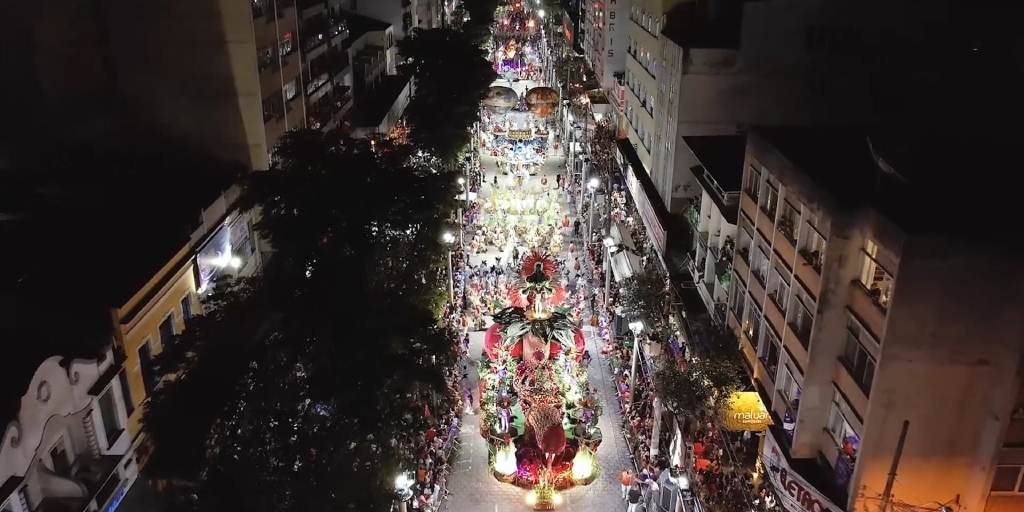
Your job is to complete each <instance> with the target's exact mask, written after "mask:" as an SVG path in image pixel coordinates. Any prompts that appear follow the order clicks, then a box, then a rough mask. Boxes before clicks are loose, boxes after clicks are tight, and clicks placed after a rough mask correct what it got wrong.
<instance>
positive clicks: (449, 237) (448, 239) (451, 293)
mask: <svg viewBox="0 0 1024 512" xmlns="http://www.w3.org/2000/svg"><path fill="white" fill-rule="evenodd" d="M441 240H442V241H443V242H444V243H445V246H447V248H448V257H447V259H446V260H445V261H446V262H447V263H448V301H449V302H451V304H452V306H454V305H455V273H454V272H452V243H454V242H455V235H453V234H451V233H449V232H447V231H446V232H445V233H444V234H443V235H441Z"/></svg>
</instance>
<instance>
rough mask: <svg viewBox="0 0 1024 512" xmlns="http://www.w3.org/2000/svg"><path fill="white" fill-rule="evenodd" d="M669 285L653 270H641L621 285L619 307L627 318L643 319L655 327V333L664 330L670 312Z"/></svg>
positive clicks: (651, 327)
mask: <svg viewBox="0 0 1024 512" xmlns="http://www.w3.org/2000/svg"><path fill="white" fill-rule="evenodd" d="M668 305H669V292H668V284H667V283H666V281H665V278H664V277H662V276H661V274H660V273H659V272H657V271H655V270H653V269H645V270H641V271H639V272H637V273H635V274H633V275H631V276H629V277H627V278H626V279H623V280H622V282H621V283H620V284H619V300H618V306H619V307H621V308H622V315H621V316H623V317H625V318H629V319H634V318H643V319H645V320H647V321H648V322H652V323H653V325H649V326H648V327H649V328H650V329H651V330H653V331H658V330H660V329H661V328H662V324H663V323H664V319H665V315H666V313H667V311H668Z"/></svg>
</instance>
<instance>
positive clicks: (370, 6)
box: [352, 0, 431, 39]
mask: <svg viewBox="0 0 1024 512" xmlns="http://www.w3.org/2000/svg"><path fill="white" fill-rule="evenodd" d="M430 1H431V0H354V1H353V2H352V3H353V5H352V10H353V11H356V12H358V13H359V14H362V15H363V16H368V17H370V18H373V19H375V20H380V21H383V22H384V23H387V24H389V25H391V26H392V27H394V29H395V37H396V38H398V39H403V38H404V37H405V36H407V35H409V32H410V31H412V29H413V28H416V27H418V26H419V25H420V21H419V12H420V7H419V4H420V2H423V3H428V2H430Z"/></svg>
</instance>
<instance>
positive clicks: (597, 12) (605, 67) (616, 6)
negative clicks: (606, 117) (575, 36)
mask: <svg viewBox="0 0 1024 512" xmlns="http://www.w3.org/2000/svg"><path fill="white" fill-rule="evenodd" d="M630 5H631V0H596V1H593V2H585V3H584V9H585V10H586V13H585V15H584V16H583V18H582V19H583V20H585V22H586V27H584V29H583V38H584V40H583V49H584V51H583V56H584V57H585V58H586V59H587V63H588V64H590V69H592V70H594V74H595V75H596V76H597V81H598V82H599V83H600V84H601V87H602V88H603V89H604V90H605V91H611V90H612V89H613V88H614V86H615V85H616V84H617V83H619V81H620V80H621V77H622V76H624V74H625V72H626V48H627V41H628V39H629V26H630V22H629V20H628V18H627V17H628V15H629V12H630ZM616 77H619V79H617V78H616Z"/></svg>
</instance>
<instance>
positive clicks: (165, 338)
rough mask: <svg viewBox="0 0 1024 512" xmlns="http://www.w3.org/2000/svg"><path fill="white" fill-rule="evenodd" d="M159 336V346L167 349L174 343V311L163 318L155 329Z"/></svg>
mask: <svg viewBox="0 0 1024 512" xmlns="http://www.w3.org/2000/svg"><path fill="white" fill-rule="evenodd" d="M157 331H159V334H160V346H161V347H163V348H165V349H166V348H167V347H169V346H171V344H172V343H174V311H171V314H169V315H167V318H164V321H163V322H160V327H159V328H157Z"/></svg>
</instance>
